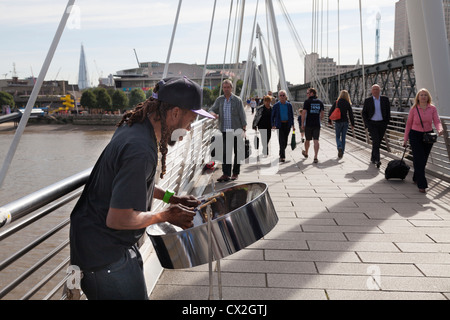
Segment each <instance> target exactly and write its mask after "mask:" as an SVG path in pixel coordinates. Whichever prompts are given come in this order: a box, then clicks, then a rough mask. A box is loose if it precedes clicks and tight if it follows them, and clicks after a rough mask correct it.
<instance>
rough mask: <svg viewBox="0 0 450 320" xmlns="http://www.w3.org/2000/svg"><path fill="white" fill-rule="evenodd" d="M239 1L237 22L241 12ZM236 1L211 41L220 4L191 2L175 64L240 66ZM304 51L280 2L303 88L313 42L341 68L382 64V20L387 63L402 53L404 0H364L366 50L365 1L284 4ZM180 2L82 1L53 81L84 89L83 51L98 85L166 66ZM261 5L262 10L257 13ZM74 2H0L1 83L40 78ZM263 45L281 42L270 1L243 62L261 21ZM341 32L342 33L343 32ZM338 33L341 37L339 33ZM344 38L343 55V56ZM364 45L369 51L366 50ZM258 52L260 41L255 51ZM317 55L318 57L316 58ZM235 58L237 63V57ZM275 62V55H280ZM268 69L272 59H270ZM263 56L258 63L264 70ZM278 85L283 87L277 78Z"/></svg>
mask: <svg viewBox="0 0 450 320" xmlns="http://www.w3.org/2000/svg"><path fill="white" fill-rule="evenodd" d="M242 1H243V0H241V1H237V0H234V1H233V14H232V18H233V19H234V17H235V9H236V4H237V2H239V4H241V3H242ZM231 2H232V1H231V0H217V4H216V9H215V15H214V17H215V18H214V23H213V28H212V34H211V44H210V51H209V54H208V55H207V54H206V51H207V50H206V49H207V45H208V41H209V34H210V28H211V18H212V15H213V8H214V3H215V1H214V0H183V1H182V4H181V11H180V16H179V21H178V27H177V30H176V35H175V39H174V44H173V49H172V53H171V58H170V62H182V63H188V64H194V63H197V64H200V65H203V64H204V63H205V62H208V63H214V64H222V63H223V61H224V59H225V61H226V62H229V61H231V59H233V60H234V59H235V54H234V53H232V52H231V48H232V47H235V46H233V45H232V43H231V39H232V38H233V25H234V22H233V19H232V23H231V31H230V35H229V43H228V46H227V47H228V50H227V55H226V56H224V52H225V47H226V38H227V29H228V20H229V15H230V4H231ZM282 2H283V3H284V5H285V7H286V9H287V11H288V12H289V16H290V19H291V20H292V22H293V24H294V26H295V30H296V32H297V34H298V35H299V37H300V40H301V43H302V45H301V46H300V49H298V48H299V46H297V45H296V42H295V40H294V37H293V36H292V34H291V31H290V29H289V28H288V25H287V23H286V20H285V17H284V15H283V14H282V11H281V9H280V5H279V1H278V0H274V1H273V7H274V10H275V14H276V20H277V27H278V32H279V38H280V45H281V51H282V57H283V63H284V69H285V74H286V80H287V81H289V82H291V83H292V84H302V83H303V75H304V60H303V54H304V52H307V53H310V52H311V51H312V49H313V48H312V43H313V41H312V36H313V34H315V35H316V41H315V43H317V45H316V48H317V51H318V53H319V54H320V55H321V56H322V57H327V56H328V57H331V58H334V60H335V61H337V60H338V52H340V56H341V58H340V62H341V64H356V63H357V61H358V60H360V61H362V50H363V51H364V63H365V64H373V63H374V62H375V35H376V15H377V13H378V12H379V13H380V14H381V21H380V25H381V26H380V30H381V45H380V61H384V60H387V58H388V56H389V49H390V48H393V46H394V24H395V3H396V2H397V1H396V0H378V1H370V0H361V4H362V10H361V12H362V21H363V22H362V27H363V34H362V38H363V42H361V32H360V26H361V24H360V10H359V0H340V1H339V12H340V14H339V18H340V19H339V20H340V22H339V24H338V14H337V8H338V0H315V1H313V0H283V1H282ZM313 3H316V4H317V7H318V8H319V9H322V8H323V10H322V11H320V12H319V13H318V14H317V15H316V16H318V17H319V24H318V25H319V27H318V29H319V31H318V32H317V33H314V32H313V28H312V17H313V14H312V11H313V10H312V9H313ZM178 4H179V0H164V1H160V0H130V1H123V0H120V1H119V0H109V1H104V0H103V1H100V0H78V1H75V5H74V7H73V8H72V13H71V16H70V18H69V20H68V23H67V25H66V28H65V29H64V32H63V35H62V37H61V40H60V42H59V45H58V48H57V50H56V52H55V55H54V57H53V60H52V63H51V65H50V68H49V70H48V72H47V74H46V78H45V79H46V80H55V79H58V80H69V83H77V82H78V68H79V60H80V48H81V44H83V46H84V50H85V54H86V59H87V64H88V70H89V76H90V78H91V82H92V83H93V84H94V85H96V84H97V83H98V82H97V80H96V79H98V78H99V77H107V76H108V75H109V74H116V72H117V71H119V70H124V69H131V68H135V67H137V59H136V56H135V52H134V50H136V53H137V56H138V59H139V61H140V62H149V61H157V62H166V59H167V55H168V50H169V44H170V39H171V36H172V31H173V26H174V21H175V16H176V12H177V8H178ZM257 4H258V10H256V8H257ZM66 5H67V1H66V0H0V30H1V32H0V78H1V79H4V78H11V76H12V73H13V69H14V68H13V65H15V70H16V74H17V75H18V76H19V78H26V77H30V76H32V75H34V76H35V77H37V76H38V75H39V73H40V71H41V68H42V65H43V62H44V60H45V58H46V56H47V52H48V50H49V48H50V44H51V42H52V40H53V37H54V35H55V33H56V30H57V27H58V24H59V21H60V20H61V17H62V15H63V13H64V10H65V8H66ZM256 11H257V18H256V21H257V23H258V24H259V25H260V27H261V29H262V33H263V37H264V38H265V39H268V40H269V42H271V43H272V42H273V40H272V37H269V35H270V34H269V35H268V33H267V24H266V21H267V20H266V6H265V1H264V0H259V1H258V0H246V1H245V18H244V25H243V34H242V44H241V47H240V53H239V60H240V61H242V60H247V58H248V53H249V49H250V40H251V34H252V29H253V22H254V17H255V13H256ZM338 26H339V28H338ZM338 30H340V32H339V33H338ZM338 34H340V39H341V40H340V51H339V50H338ZM361 43H363V46H361ZM254 46H257V42H256V40H255V41H253V47H254ZM314 51H315V50H314ZM232 54H233V57H232V56H231V55H232ZM272 54H273V56H275V53H274V52H273V51H272ZM265 55H266V59H267V63H269V62H270V59H269V53H268V50H267V49H266V52H265ZM259 56H260V55H259V54H258V55H257V58H256V60H257V62H260V60H259V59H260V58H259ZM271 74H272V82H273V83H276V81H277V79H275V78H277V77H276V75H273V73H271Z"/></svg>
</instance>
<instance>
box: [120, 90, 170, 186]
mask: <svg viewBox="0 0 450 320" xmlns="http://www.w3.org/2000/svg"><path fill="white" fill-rule="evenodd" d="M174 107H175V106H173V105H171V104H168V103H165V102H161V101H159V100H157V99H155V98H153V97H150V98H149V99H147V100H146V101H144V102H142V103H140V104H138V105H137V106H136V107H135V108H134V109H133V110H131V111H128V112H126V113H125V114H124V115H123V117H122V120H121V121H120V122H119V123H118V124H117V127H120V126H122V125H123V124H124V123H126V124H127V125H128V126H130V127H131V126H132V125H133V124H134V123H142V122H144V120H145V118H146V117H148V116H150V115H153V116H154V118H153V120H155V121H160V122H161V141H160V143H159V152H161V174H160V178H161V179H162V178H164V175H165V174H166V156H167V152H168V150H169V149H168V147H167V145H168V143H169V141H170V139H171V133H170V132H169V128H168V127H167V124H166V115H167V111H169V110H171V109H173V108H174Z"/></svg>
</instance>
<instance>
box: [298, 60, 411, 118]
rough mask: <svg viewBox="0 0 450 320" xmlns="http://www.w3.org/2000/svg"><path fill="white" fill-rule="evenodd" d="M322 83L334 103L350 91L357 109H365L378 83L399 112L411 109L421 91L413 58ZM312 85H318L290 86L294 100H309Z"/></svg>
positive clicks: (356, 70)
mask: <svg viewBox="0 0 450 320" xmlns="http://www.w3.org/2000/svg"><path fill="white" fill-rule="evenodd" d="M363 79H364V84H363ZM319 81H320V82H321V83H322V86H323V88H324V89H325V91H326V92H327V93H328V97H329V99H330V102H332V101H335V100H336V99H337V98H338V96H339V91H340V90H347V91H348V92H349V93H350V97H351V99H352V102H353V104H354V105H355V106H362V105H363V104H364V99H366V98H367V97H368V96H370V89H371V87H372V86H373V85H374V84H378V85H380V87H381V92H382V95H385V96H387V97H389V98H390V99H391V105H392V107H393V108H396V110H397V111H404V110H405V109H407V108H409V107H411V106H412V104H413V102H414V98H415V96H416V92H417V87H416V83H417V82H416V73H415V71H414V62H413V57H412V55H407V56H403V57H399V58H396V59H393V60H388V61H384V62H380V63H377V64H374V65H370V66H366V67H365V74H364V77H363V73H362V69H361V68H359V69H355V70H352V71H348V72H346V73H342V74H340V75H335V76H332V77H328V78H324V79H320V80H319ZM310 86H314V85H311V83H306V84H303V85H298V86H293V87H290V88H289V90H290V93H291V96H292V97H290V99H291V100H293V101H305V100H306V99H307V97H306V90H307V89H308V88H309V87H310ZM339 88H340V90H339ZM364 89H365V90H364Z"/></svg>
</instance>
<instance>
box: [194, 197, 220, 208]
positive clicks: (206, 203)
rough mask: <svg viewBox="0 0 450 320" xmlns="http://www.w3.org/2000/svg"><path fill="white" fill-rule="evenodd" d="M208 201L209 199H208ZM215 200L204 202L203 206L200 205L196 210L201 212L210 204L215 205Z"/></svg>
mask: <svg viewBox="0 0 450 320" xmlns="http://www.w3.org/2000/svg"><path fill="white" fill-rule="evenodd" d="M208 200H209V199H208ZM216 202H217V199H216V198H212V199H211V200H209V201H208V202H205V203H204V204H202V205H200V206H198V207H197V210H202V209H204V208H206V207H207V206H209V205H210V204H213V203H216Z"/></svg>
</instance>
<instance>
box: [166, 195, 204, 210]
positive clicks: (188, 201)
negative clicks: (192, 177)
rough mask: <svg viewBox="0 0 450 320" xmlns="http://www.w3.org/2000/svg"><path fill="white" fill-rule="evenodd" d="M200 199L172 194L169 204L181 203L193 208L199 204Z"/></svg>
mask: <svg viewBox="0 0 450 320" xmlns="http://www.w3.org/2000/svg"><path fill="white" fill-rule="evenodd" d="M200 203H201V202H200V201H199V200H198V199H197V198H196V197H194V196H173V197H172V198H171V199H170V204H182V205H184V206H186V207H191V208H195V207H198V206H199V205H200Z"/></svg>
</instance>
